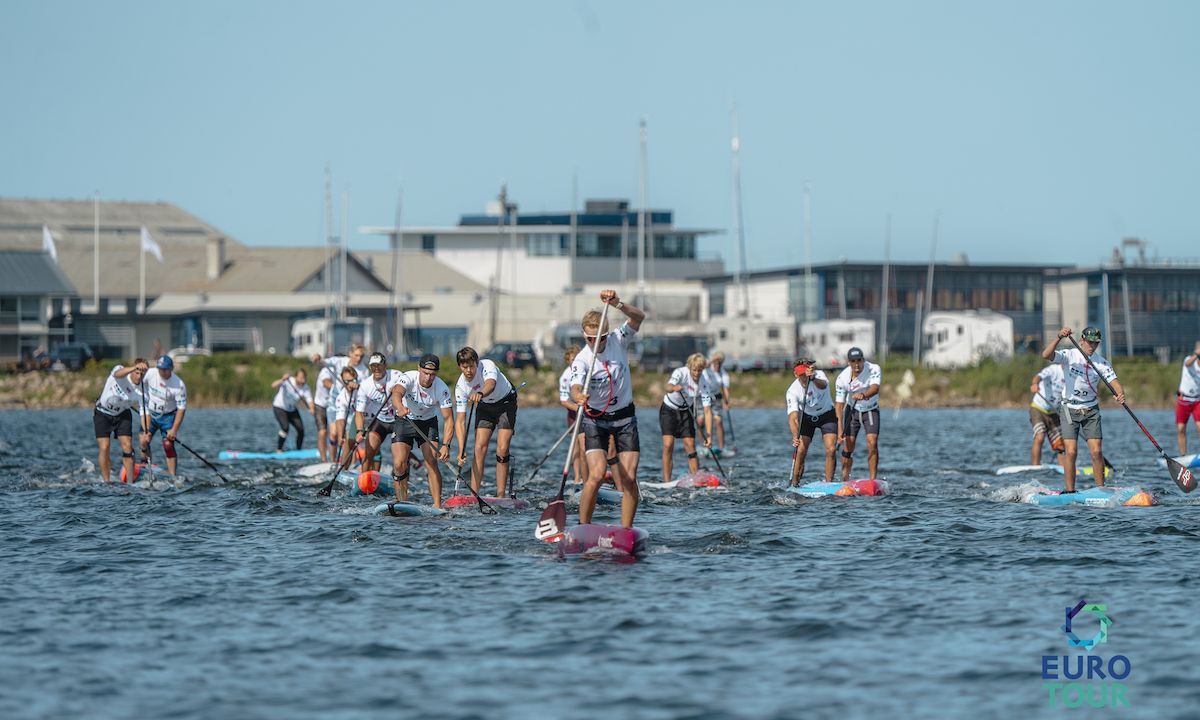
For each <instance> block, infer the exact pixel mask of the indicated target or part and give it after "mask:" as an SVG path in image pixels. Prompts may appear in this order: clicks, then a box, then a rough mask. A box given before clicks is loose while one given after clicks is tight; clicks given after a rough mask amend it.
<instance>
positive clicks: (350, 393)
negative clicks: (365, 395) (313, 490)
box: [329, 366, 358, 463]
mask: <svg viewBox="0 0 1200 720" xmlns="http://www.w3.org/2000/svg"><path fill="white" fill-rule="evenodd" d="M340 380H341V381H342V382H341V387H342V389H343V390H344V392H341V393H338V395H337V397H336V398H335V399H334V401H333V426H332V427H331V428H330V430H329V449H330V456H331V457H332V458H333V462H335V463H336V462H341V455H342V453H343V452H347V453H348V452H351V451H352V448H351V447H350V438H351V436H353V435H354V433H353V432H346V422H347V419H348V418H349V417H350V414H351V413H352V412H353V408H354V398H355V396H356V395H357V393H358V371H357V370H355V369H354V368H353V367H350V366H346V367H344V368H342V373H341V378H340ZM349 422H350V423H353V422H354V421H353V420H350V421H349Z"/></svg>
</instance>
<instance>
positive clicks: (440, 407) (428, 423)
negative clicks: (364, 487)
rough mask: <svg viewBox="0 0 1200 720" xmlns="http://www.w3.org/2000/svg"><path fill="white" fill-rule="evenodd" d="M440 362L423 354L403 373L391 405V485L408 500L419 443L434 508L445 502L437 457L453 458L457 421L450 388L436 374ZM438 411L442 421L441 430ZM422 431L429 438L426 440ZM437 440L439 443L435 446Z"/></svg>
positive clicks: (400, 497) (434, 356)
mask: <svg viewBox="0 0 1200 720" xmlns="http://www.w3.org/2000/svg"><path fill="white" fill-rule="evenodd" d="M440 366H441V360H439V359H438V356H437V355H433V354H431V353H427V354H425V355H422V356H421V359H420V360H418V361H417V369H416V370H409V371H408V372H404V373H401V374H400V378H399V380H398V382H397V387H398V388H399V390H398V391H397V392H395V393H394V394H393V395H392V405H393V407H394V408H395V411H396V435H395V439H393V440H392V468H393V470H392V486H393V488H394V489H395V491H396V499H397V500H399V501H400V502H408V458H409V455H410V454H411V453H412V448H413V447H415V446H417V445H418V444H420V446H421V457H423V458H424V459H425V467H426V469H427V472H428V474H429V494H430V495H432V496H433V506H434V507H435V508H440V507H441V506H442V473H441V469H440V467H439V465H438V461H439V460H441V461H443V462H445V461H446V460H448V459H449V458H450V434H451V432H452V428H453V423H454V415H453V412H452V411H451V409H450V408H451V407H453V405H454V402H453V400H452V399H451V398H450V388H449V387H448V386H447V385H446V383H445V382H444V381H443V380H442V379H441V378H440V377H438V376H437V372H438V368H439V367H440ZM439 412H440V413H441V416H442V425H443V431H442V432H440V433H439V432H438V414H439ZM414 426H415V427H414ZM418 431H419V432H418ZM420 433H423V434H424V436H425V438H428V439H429V442H425V440H424V439H423V438H422V437H421V436H420ZM441 438H446V439H445V440H441ZM434 443H437V446H436V447H435V446H434ZM401 468H403V469H401Z"/></svg>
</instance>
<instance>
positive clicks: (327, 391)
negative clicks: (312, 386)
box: [313, 367, 337, 407]
mask: <svg viewBox="0 0 1200 720" xmlns="http://www.w3.org/2000/svg"><path fill="white" fill-rule="evenodd" d="M326 380H328V381H329V384H330V386H331V387H325V381H326ZM336 386H337V383H336V382H335V381H334V379H333V371H332V370H330V369H329V368H327V367H323V368H321V372H319V373H317V391H316V392H315V393H313V404H314V405H318V406H320V407H329V401H330V399H331V398H332V397H333V387H336Z"/></svg>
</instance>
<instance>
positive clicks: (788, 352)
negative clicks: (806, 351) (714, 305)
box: [708, 316, 796, 371]
mask: <svg viewBox="0 0 1200 720" xmlns="http://www.w3.org/2000/svg"><path fill="white" fill-rule="evenodd" d="M708 333H709V337H710V338H711V341H712V342H711V347H712V350H713V352H722V353H724V354H725V365H726V366H727V367H729V368H731V369H734V370H741V371H746V370H779V369H782V368H787V367H790V366H791V363H792V361H793V360H794V359H795V356H796V326H795V323H794V322H792V321H791V320H766V319H762V318H744V317H728V316H718V317H714V318H710V319H709V321H708Z"/></svg>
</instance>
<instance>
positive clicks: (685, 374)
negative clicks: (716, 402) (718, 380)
mask: <svg viewBox="0 0 1200 720" xmlns="http://www.w3.org/2000/svg"><path fill="white" fill-rule="evenodd" d="M667 384H668V385H681V386H683V390H682V391H680V390H675V391H672V392H669V393H667V394H666V395H663V402H665V403H666V404H667V406H668V407H673V408H675V409H676V410H683V409H684V408H690V407H692V405H693V403H694V402H695V400H696V396H699V397H700V404H701V406H702V407H712V404H713V396H714V395H716V394H717V393H719V392H721V389H720V388H714V387H713V386H711V385H709V381H708V378H706V377H704V373H703V372H701V373H700V379H699V380H693V379H692V371H691V370H688V369H687V366H686V365H685V366H683V367H677V368H675V370H674V371H672V372H671V379H670V380H667Z"/></svg>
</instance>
